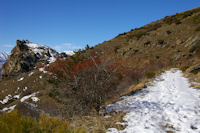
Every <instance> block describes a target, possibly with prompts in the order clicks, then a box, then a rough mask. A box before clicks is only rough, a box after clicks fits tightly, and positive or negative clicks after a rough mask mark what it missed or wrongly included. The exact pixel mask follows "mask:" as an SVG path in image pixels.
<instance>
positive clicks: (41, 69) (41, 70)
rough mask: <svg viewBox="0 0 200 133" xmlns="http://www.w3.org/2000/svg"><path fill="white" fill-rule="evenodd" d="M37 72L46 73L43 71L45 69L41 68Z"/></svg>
mask: <svg viewBox="0 0 200 133" xmlns="http://www.w3.org/2000/svg"><path fill="white" fill-rule="evenodd" d="M39 71H40V72H43V73H47V71H45V68H43V67H42V68H39Z"/></svg>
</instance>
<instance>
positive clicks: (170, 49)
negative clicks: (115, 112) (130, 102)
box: [0, 8, 200, 130]
mask: <svg viewBox="0 0 200 133" xmlns="http://www.w3.org/2000/svg"><path fill="white" fill-rule="evenodd" d="M199 27H200V8H196V9H193V10H189V11H186V12H183V13H178V14H176V15H173V16H168V17H165V18H164V19H161V20H159V21H156V22H153V23H151V24H148V25H145V26H144V27H141V28H138V29H134V30H131V31H130V32H127V33H123V34H120V35H118V36H117V37H115V38H113V39H111V40H109V41H106V42H104V43H102V44H99V45H97V46H95V47H92V48H89V47H87V48H86V49H83V50H79V51H76V52H75V54H74V55H72V56H70V57H66V54H59V53H57V52H55V51H54V50H52V49H51V48H49V47H47V46H41V45H38V44H33V43H31V42H28V41H24V40H22V41H17V46H16V47H15V48H14V49H13V50H12V53H11V55H10V56H9V59H8V62H7V63H5V65H4V67H3V69H4V70H3V74H2V75H3V77H4V79H3V80H2V81H0V88H1V94H0V100H1V101H0V110H1V111H2V112H5V111H11V110H12V109H14V108H15V109H18V110H19V113H21V114H25V115H30V116H32V117H36V118H38V117H39V115H40V114H43V113H47V114H50V115H52V116H56V117H61V118H67V119H72V118H74V116H80V117H81V116H83V115H86V114H87V115H88V114H89V113H90V112H92V111H96V112H97V114H98V112H99V110H100V109H101V106H102V105H104V104H106V103H107V102H109V103H110V102H112V101H115V100H116V99H118V98H119V97H120V96H121V95H124V94H129V93H131V92H134V91H136V90H139V89H142V88H143V87H145V86H146V81H147V80H150V79H152V78H154V77H155V75H156V74H158V73H159V72H160V71H161V70H166V69H169V68H172V67H173V68H174V67H176V68H181V70H183V71H185V70H186V69H187V68H190V69H191V66H193V65H196V64H199V63H200V56H199V55H200V28H199ZM56 57H64V58H61V59H58V60H56V61H55V62H53V61H54V59H55V58H56ZM199 66H200V65H197V67H196V66H195V67H193V69H194V70H192V71H193V72H195V74H193V80H194V79H195V80H196V81H197V82H200V75H199V73H198V72H199V71H200V67H199ZM186 72H187V71H186ZM178 73H179V72H178ZM176 74H177V73H176ZM179 74H180V73H179ZM171 76H172V77H173V76H174V75H173V74H172V75H171ZM175 76H179V77H178V78H181V77H180V75H175ZM5 77H9V78H5ZM174 80H175V79H174ZM30 81H31V82H30ZM183 81H184V83H185V80H184V79H183ZM175 85H176V84H175ZM138 86H139V87H138ZM175 87H176V86H175ZM184 87H185V86H184ZM161 89H162V87H161ZM156 91H157V90H156ZM163 91H166V88H164V89H163ZM169 91H171V90H169ZM178 91H179V92H180V90H178ZM166 94H169V93H168V92H167V93H166ZM192 95H193V93H192ZM167 96H168V95H167ZM167 96H166V97H167ZM172 96H174V95H172ZM181 97H183V95H181ZM139 100H141V101H142V100H143V99H139ZM161 100H163V99H161ZM191 100H193V99H191ZM186 102H188V101H186ZM171 107H172V106H170V108H171ZM158 111H159V110H158ZM172 111H174V110H172ZM181 119H182V118H181ZM94 123H95V122H94ZM82 124H86V125H87V124H88V123H87V122H86V121H84V122H83V123H82ZM101 126H102V125H101ZM86 127H87V126H86ZM109 127H110V126H109V124H108V125H106V126H105V127H104V128H102V127H101V130H103V129H107V128H109ZM88 128H91V127H88Z"/></svg>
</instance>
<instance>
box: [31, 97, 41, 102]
mask: <svg viewBox="0 0 200 133" xmlns="http://www.w3.org/2000/svg"><path fill="white" fill-rule="evenodd" d="M31 99H32V101H33V102H38V101H39V100H40V99H39V98H38V97H31Z"/></svg>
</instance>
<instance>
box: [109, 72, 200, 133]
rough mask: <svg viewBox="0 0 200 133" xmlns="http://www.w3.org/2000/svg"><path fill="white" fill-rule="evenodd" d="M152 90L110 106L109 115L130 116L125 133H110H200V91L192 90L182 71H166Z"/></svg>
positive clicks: (118, 132) (112, 131)
mask: <svg viewBox="0 0 200 133" xmlns="http://www.w3.org/2000/svg"><path fill="white" fill-rule="evenodd" d="M153 84H154V86H149V87H147V88H145V89H143V90H141V91H138V92H136V93H135V94H133V95H131V96H126V97H124V99H123V100H122V101H119V102H117V103H114V104H111V105H108V106H107V107H106V109H107V110H108V111H112V110H114V111H124V112H127V114H126V115H125V117H124V118H123V119H124V121H126V122H127V123H126V124H127V127H126V128H125V129H124V130H117V129H115V128H110V129H108V131H107V133H165V132H175V133H199V132H200V90H197V89H194V88H191V87H190V85H191V84H190V83H189V80H188V79H186V78H185V77H183V74H182V72H181V71H180V70H174V69H173V72H172V71H171V70H170V71H166V72H165V73H163V74H162V75H161V76H160V77H157V78H156V80H155V81H154V82H153Z"/></svg>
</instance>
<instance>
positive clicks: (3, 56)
mask: <svg viewBox="0 0 200 133" xmlns="http://www.w3.org/2000/svg"><path fill="white" fill-rule="evenodd" d="M7 59H8V53H6V52H0V62H6V61H7Z"/></svg>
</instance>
